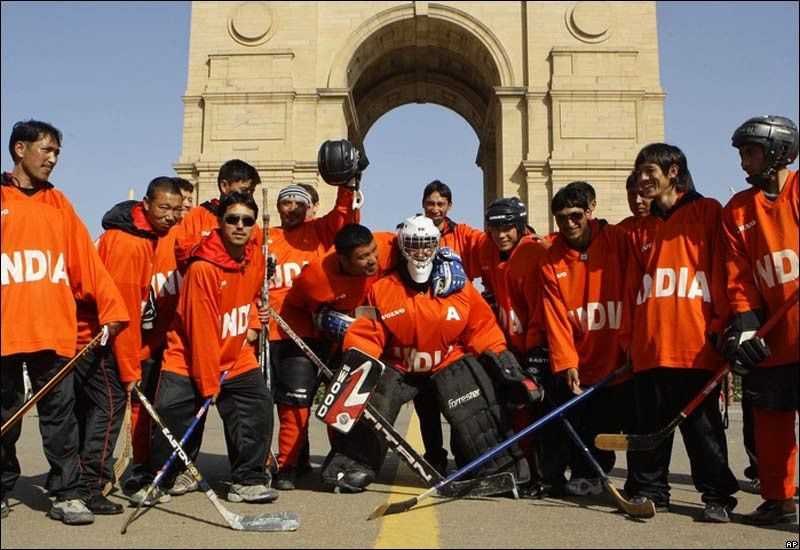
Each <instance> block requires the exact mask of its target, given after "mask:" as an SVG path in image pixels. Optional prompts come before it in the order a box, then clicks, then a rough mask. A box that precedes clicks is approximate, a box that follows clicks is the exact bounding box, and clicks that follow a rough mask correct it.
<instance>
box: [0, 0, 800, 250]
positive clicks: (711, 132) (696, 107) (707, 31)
mask: <svg viewBox="0 0 800 550" xmlns="http://www.w3.org/2000/svg"><path fill="white" fill-rule="evenodd" d="M657 13H658V39H659V53H660V63H661V86H662V88H663V90H664V92H666V94H667V98H666V101H665V104H664V117H665V133H666V140H667V141H668V142H670V143H673V144H675V145H678V146H679V147H681V149H683V151H684V152H685V153H686V155H687V158H688V159H689V168H690V170H691V171H692V174H693V176H694V179H695V182H696V184H697V186H698V189H699V190H700V191H701V192H702V193H703V194H705V195H707V196H711V197H714V198H716V199H718V200H720V201H721V202H723V203H724V202H726V201H727V199H728V197H729V196H730V193H729V191H728V188H729V187H733V188H734V189H737V190H739V189H743V188H744V187H745V186H746V185H747V184H746V183H745V182H744V178H743V172H741V170H740V169H739V165H738V155H737V153H736V151H735V150H734V149H733V148H732V147H730V136H731V133H732V132H733V130H734V129H735V128H736V126H738V125H739V124H740V123H741V122H743V121H744V120H746V119H747V118H749V117H751V116H755V115H759V114H780V115H784V116H788V117H789V118H791V119H792V120H794V121H795V122H797V121H798V80H799V77H798V49H799V46H798V3H797V2H658V3H657ZM190 14H191V6H190V3H189V2H158V3H156V2H5V1H4V2H2V27H1V31H2V32H1V33H0V41H1V43H2V63H0V77H2V106H1V107H2V109H1V110H2V121H0V122H1V124H0V138H1V139H2V143H3V150H4V151H5V150H6V149H7V148H6V144H7V142H8V137H9V135H10V133H11V127H12V126H13V124H14V123H15V122H16V121H18V120H22V119H28V118H37V119H40V120H45V121H48V122H51V123H53V124H54V125H56V126H57V127H58V128H60V129H61V130H62V132H63V133H64V143H63V150H62V155H61V159H60V161H59V163H58V166H57V167H56V169H55V171H54V172H53V175H52V181H53V183H54V184H55V185H56V186H57V187H58V188H60V189H61V190H63V191H64V192H65V193H66V194H67V196H68V197H69V198H70V199H71V200H72V202H73V204H74V205H75V207H76V209H77V211H78V213H79V214H80V215H81V217H82V218H83V220H84V222H85V223H86V225H87V227H88V228H89V231H90V233H91V234H92V236H94V237H96V236H99V234H100V232H101V228H100V219H101V217H102V215H103V213H104V212H105V211H106V210H108V208H110V207H111V206H112V205H113V204H114V203H116V202H118V201H120V200H124V199H127V194H128V189H129V188H131V187H133V188H134V189H135V190H136V196H137V198H139V197H141V195H142V194H143V193H144V190H145V188H146V185H147V182H148V181H149V180H150V179H152V178H153V177H155V176H158V175H174V171H173V170H172V163H174V162H176V161H177V160H178V157H179V156H180V152H181V147H182V143H181V140H182V126H183V104H182V102H181V96H182V95H183V93H184V92H185V90H186V77H187V57H188V44H189V27H190ZM477 147H478V141H477V137H476V136H475V134H474V132H473V131H472V129H471V128H470V127H469V126H468V125H467V123H466V122H465V121H464V120H463V119H461V118H460V117H458V115H456V114H454V113H453V112H451V111H448V110H446V109H444V108H441V107H438V106H435V105H408V106H405V107H401V108H398V109H395V110H393V111H391V112H390V113H387V114H386V115H385V116H384V117H382V118H381V119H380V120H379V121H378V122H377V123H376V124H375V125H374V126H373V127H372V129H371V130H370V132H369V134H368V135H367V138H366V149H367V152H368V156H369V158H370V161H371V165H370V167H369V169H368V170H367V172H366V173H365V176H364V189H365V192H366V195H367V198H366V200H367V202H366V205H365V209H364V214H363V217H362V221H363V223H365V224H366V225H368V226H369V227H371V228H373V229H392V228H393V227H394V225H395V223H397V222H399V221H401V220H402V219H403V218H405V217H407V216H409V215H412V214H413V213H415V212H416V211H419V203H420V194H421V191H422V188H423V186H424V185H425V184H426V183H428V182H429V181H431V180H433V179H440V180H442V181H444V182H446V183H448V184H449V185H450V186H451V187H452V188H453V192H454V196H455V200H454V209H453V211H452V212H451V213H452V217H453V218H454V219H456V220H458V221H464V222H467V223H470V224H471V225H475V226H482V210H483V204H482V198H481V197H482V194H481V188H482V178H481V173H480V170H479V169H478V168H477V167H476V166H475V163H474V161H475V155H476V152H477ZM0 166H2V169H3V170H10V169H11V166H12V165H11V160H10V156H9V155H8V153H7V152H6V153H3V154H2V162H0ZM795 169H796V164H795ZM599 199H600V201H601V214H602V197H599Z"/></svg>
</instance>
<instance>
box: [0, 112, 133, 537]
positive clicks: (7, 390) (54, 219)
mask: <svg viewBox="0 0 800 550" xmlns="http://www.w3.org/2000/svg"><path fill="white" fill-rule="evenodd" d="M9 152H10V153H11V158H12V159H13V160H14V170H13V172H11V173H4V174H2V177H1V178H0V193H2V195H0V196H1V198H0V200H1V201H2V205H1V208H2V231H0V234H2V299H0V302H1V303H2V337H1V338H0V342H1V344H0V348H1V350H2V359H0V364H1V365H2V369H3V384H2V420H3V423H5V422H6V421H7V420H8V419H9V418H10V417H11V416H12V415H13V414H14V413H15V412H16V411H17V410H18V409H19V408H20V407H21V406H22V404H23V395H24V391H25V390H24V385H23V382H22V366H23V363H25V364H26V365H27V369H28V373H29V375H30V379H31V384H32V386H33V390H34V391H38V390H39V389H41V388H42V386H44V385H45V384H46V383H47V382H48V381H49V380H50V379H51V378H52V377H53V376H54V375H55V374H56V373H57V372H58V371H60V370H61V368H62V367H64V366H65V365H66V364H67V362H68V361H69V358H70V357H72V356H73V355H74V353H75V343H76V341H77V336H78V333H77V327H76V324H75V318H76V303H75V301H76V299H77V300H87V301H92V302H94V303H95V304H96V309H97V312H96V316H97V319H98V320H99V322H100V323H101V324H103V325H105V326H106V327H108V331H109V333H110V334H111V335H114V334H116V333H117V332H118V331H119V330H120V329H121V328H122V327H123V326H124V325H125V324H127V323H128V321H129V317H128V315H127V314H126V312H125V311H124V308H122V307H121V302H120V300H119V292H118V291H117V290H116V288H115V287H114V281H113V280H112V279H111V277H110V276H109V275H108V272H107V271H106V270H105V268H104V267H103V263H102V261H101V260H100V258H99V256H98V255H97V251H96V250H95V247H94V244H93V243H92V239H91V237H90V236H89V232H88V231H87V230H86V227H85V226H84V225H83V223H82V222H81V220H80V218H78V216H77V214H76V213H75V210H74V209H73V207H72V204H70V202H69V201H68V200H67V198H66V197H65V196H64V195H63V194H62V193H61V192H60V191H58V190H56V189H55V188H54V187H53V184H51V183H50V182H49V181H48V178H49V176H50V174H51V173H52V171H53V169H54V168H55V166H56V163H57V162H58V155H59V153H60V152H61V132H60V131H59V130H58V129H56V128H55V127H53V126H52V125H50V124H47V123H45V122H40V121H36V120H29V121H25V122H18V123H16V124H15V125H14V128H13V130H12V132H11V138H10V140H9ZM37 308H38V309H40V310H41V311H46V312H47V313H46V316H47V317H46V322H43V319H42V317H41V316H37V315H35V314H34V313H33V312H34V311H36V310H37ZM74 381H75V377H74V374H73V373H72V372H70V373H69V374H67V375H66V377H65V378H64V380H63V381H62V382H61V383H60V384H58V385H57V386H56V387H54V388H53V389H52V390H50V391H49V392H48V393H47V394H46V395H45V396H44V397H42V399H41V400H40V401H39V402H38V404H37V407H38V411H39V431H40V432H41V434H42V444H43V447H44V453H45V456H46V457H47V461H48V462H49V464H50V467H51V469H53V470H54V472H55V473H56V474H57V475H55V476H54V479H53V485H52V486H51V487H50V490H51V493H52V494H53V495H54V496H55V502H54V503H53V505H52V507H51V508H50V510H49V511H48V515H49V516H50V517H51V518H54V519H59V520H61V521H63V522H64V523H66V524H71V525H80V524H87V523H92V522H93V521H94V514H93V513H92V512H91V511H90V510H89V509H88V508H86V506H85V504H84V503H83V501H82V499H83V498H86V496H87V492H86V489H85V487H84V486H82V484H81V480H80V475H81V473H80V466H79V444H80V440H79V428H78V422H77V419H76V417H75V415H74V414H73V410H74V406H75V391H74V385H75V384H74ZM21 433H22V423H21V422H19V423H17V424H16V425H15V426H14V427H12V428H11V430H10V431H9V432H8V433H6V435H5V436H3V440H2V451H1V452H2V458H0V462H1V463H2V517H6V516H7V515H8V512H9V509H8V500H7V499H8V497H7V493H8V492H9V491H11V490H12V489H13V488H14V485H15V483H16V481H17V479H18V478H19V476H20V471H21V470H20V464H19V461H18V459H17V454H16V442H17V440H18V439H19V436H20V434H21Z"/></svg>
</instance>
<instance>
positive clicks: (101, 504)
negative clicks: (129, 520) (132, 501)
mask: <svg viewBox="0 0 800 550" xmlns="http://www.w3.org/2000/svg"><path fill="white" fill-rule="evenodd" d="M83 503H84V504H85V505H86V507H87V508H88V509H89V511H90V512H91V513H93V514H94V515H96V516H113V515H115V514H121V513H122V504H117V503H116V502H111V501H110V500H108V499H107V498H106V497H104V496H103V495H102V494H99V493H98V494H93V495H89V498H87V499H86V500H84V501H83Z"/></svg>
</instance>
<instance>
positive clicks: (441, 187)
mask: <svg viewBox="0 0 800 550" xmlns="http://www.w3.org/2000/svg"><path fill="white" fill-rule="evenodd" d="M431 193H439V194H440V195H441V196H443V197H444V198H446V199H447V202H453V193H452V192H451V191H450V188H449V187H448V186H447V184H446V183H442V182H441V181H439V180H433V181H432V182H430V183H429V184H428V185H426V186H425V190H424V191H423V192H422V201H423V202H425V199H427V198H428V196H429V195H430V194H431Z"/></svg>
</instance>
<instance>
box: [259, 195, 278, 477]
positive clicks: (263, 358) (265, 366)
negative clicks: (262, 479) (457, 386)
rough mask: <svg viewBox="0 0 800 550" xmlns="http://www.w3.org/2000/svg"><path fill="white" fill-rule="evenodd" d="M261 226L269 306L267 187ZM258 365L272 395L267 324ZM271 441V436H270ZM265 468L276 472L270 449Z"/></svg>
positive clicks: (265, 300)
mask: <svg viewBox="0 0 800 550" xmlns="http://www.w3.org/2000/svg"><path fill="white" fill-rule="evenodd" d="M261 224H262V226H263V227H262V228H261V231H262V236H263V237H264V243H263V245H262V250H263V251H264V262H265V265H264V282H263V283H261V303H262V304H269V277H268V275H269V207H268V205H267V186H266V184H264V188H263V189H262V190H261ZM258 365H259V366H260V367H261V373H262V374H263V375H264V382H265V384H266V386H267V391H268V392H269V393H270V394H271V393H272V370H271V368H272V367H271V366H270V362H269V322H267V324H266V325H265V326H263V327H261V332H260V333H259V335H258ZM270 439H272V434H270ZM267 467H268V468H269V469H270V470H273V469H274V471H276V472H277V471H278V460H277V459H276V458H275V455H274V454H273V452H272V447H271V446H270V449H269V456H268V457H267Z"/></svg>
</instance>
